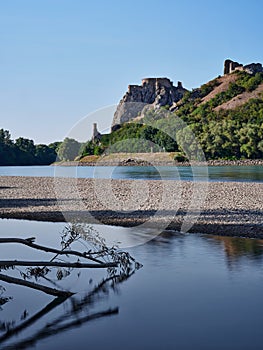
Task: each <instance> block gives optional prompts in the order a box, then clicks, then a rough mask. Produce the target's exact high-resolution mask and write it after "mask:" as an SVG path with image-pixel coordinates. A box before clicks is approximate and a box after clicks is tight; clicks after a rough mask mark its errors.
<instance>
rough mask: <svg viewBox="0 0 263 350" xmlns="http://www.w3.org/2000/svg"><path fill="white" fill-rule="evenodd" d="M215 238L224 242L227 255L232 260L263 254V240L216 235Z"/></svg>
mask: <svg viewBox="0 0 263 350" xmlns="http://www.w3.org/2000/svg"><path fill="white" fill-rule="evenodd" d="M213 239H214V240H216V241H219V242H222V243H223V244H224V248H225V252H226V256H227V257H228V258H229V260H230V261H231V260H236V259H238V258H241V257H243V256H247V257H250V258H252V259H255V258H260V257H262V256H263V240H257V239H249V238H238V237H234V238H233V237H226V236H214V237H213Z"/></svg>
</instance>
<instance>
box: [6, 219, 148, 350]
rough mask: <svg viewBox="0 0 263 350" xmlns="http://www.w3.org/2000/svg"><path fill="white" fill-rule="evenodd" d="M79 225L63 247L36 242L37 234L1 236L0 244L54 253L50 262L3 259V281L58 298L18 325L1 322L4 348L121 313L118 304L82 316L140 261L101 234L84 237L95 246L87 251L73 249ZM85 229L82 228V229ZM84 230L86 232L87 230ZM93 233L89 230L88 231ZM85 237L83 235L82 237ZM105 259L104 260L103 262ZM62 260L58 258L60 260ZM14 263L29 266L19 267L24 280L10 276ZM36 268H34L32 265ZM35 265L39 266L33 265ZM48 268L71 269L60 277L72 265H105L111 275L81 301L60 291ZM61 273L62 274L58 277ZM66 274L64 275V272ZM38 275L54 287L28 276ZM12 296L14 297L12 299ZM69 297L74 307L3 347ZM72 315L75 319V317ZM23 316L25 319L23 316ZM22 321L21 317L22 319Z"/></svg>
mask: <svg viewBox="0 0 263 350" xmlns="http://www.w3.org/2000/svg"><path fill="white" fill-rule="evenodd" d="M77 228H78V227H76V226H74V225H72V227H71V228H70V229H69V230H68V232H69V233H70V237H66V238H67V240H65V235H64V237H63V239H64V241H62V242H61V245H62V249H61V250H59V249H55V248H50V247H46V246H43V245H39V244H35V243H34V240H35V238H34V237H30V238H27V239H21V238H0V243H7V244H9V243H17V244H23V245H26V246H28V247H31V248H33V249H37V250H41V251H44V252H47V253H53V254H54V255H55V256H53V257H52V258H51V259H50V260H49V261H22V260H21V261H20V260H16V259H15V260H0V271H1V270H3V271H4V270H6V274H3V273H0V281H3V282H6V283H11V284H16V285H20V286H25V287H28V288H31V289H34V290H38V291H41V292H43V293H46V294H49V295H52V296H54V297H55V299H54V300H52V301H51V303H49V304H48V305H46V306H45V307H44V308H43V309H41V310H40V311H38V312H37V313H36V314H35V315H33V316H31V317H30V318H29V319H27V320H24V321H23V322H22V323H20V324H18V325H15V322H13V323H8V322H6V323H5V322H1V327H2V329H3V330H5V333H4V334H3V335H2V336H1V335H0V344H1V345H0V346H1V349H9V348H25V347H27V346H29V345H30V346H32V345H34V344H35V343H36V342H38V341H39V340H40V339H44V338H47V337H50V336H52V335H55V334H58V333H62V332H64V331H66V330H69V329H71V328H74V327H78V326H80V325H81V324H83V323H86V322H89V321H93V320H96V319H98V318H101V317H106V316H111V315H114V314H117V313H118V307H117V308H114V309H111V308H110V309H106V310H103V311H100V312H94V313H90V312H88V313H87V314H86V315H84V316H83V315H82V313H83V310H84V309H85V307H89V306H90V307H91V306H92V305H94V304H96V302H97V301H98V300H99V299H100V297H105V295H107V292H108V291H109V289H112V290H114V291H115V288H116V285H117V284H119V283H121V282H123V281H125V280H126V279H127V278H129V277H130V276H131V275H132V274H133V273H134V271H135V270H136V269H138V268H139V267H141V266H139V264H138V263H137V262H136V261H135V260H134V259H133V258H132V257H131V256H130V255H129V254H128V253H125V252H119V251H118V250H117V249H116V247H112V248H108V247H107V246H106V245H105V243H104V241H103V240H100V238H99V237H98V236H96V235H95V236H94V239H93V237H92V236H91V235H87V236H86V237H85V236H84V240H86V242H89V239H90V243H91V245H92V246H93V247H95V249H91V250H89V251H87V252H79V251H76V250H70V245H71V243H73V242H74V241H76V240H77V239H79V238H80V234H79V233H78V230H77ZM82 232H83V231H82ZM84 233H85V231H84ZM89 233H90V232H89ZM82 238H83V237H82ZM61 255H63V256H64V257H65V256H67V257H68V258H69V257H73V256H76V257H78V258H82V259H88V260H91V261H92V263H85V262H82V261H81V260H80V259H78V260H77V261H75V262H70V261H69V262H66V261H61V259H60V258H61ZM92 255H93V256H99V257H100V258H101V259H102V260H100V259H97V258H95V257H93V256H92ZM105 258H106V261H110V262H105V261H103V260H104V259H105ZM57 260H59V261H57ZM15 266H24V267H29V268H28V269H27V270H26V273H24V272H22V271H21V270H20V269H17V270H18V271H19V273H20V274H21V275H22V277H23V279H21V278H16V277H11V276H9V275H7V273H8V269H9V268H15ZM30 267H33V268H30ZM34 267H36V268H34ZM46 267H55V268H68V269H67V270H62V269H61V270H60V269H59V270H58V271H57V279H58V280H60V279H61V278H64V277H66V276H68V274H70V273H71V271H72V270H71V269H72V268H77V269H79V268H106V269H108V270H107V274H108V278H106V279H103V280H102V281H101V282H100V283H99V284H98V285H97V286H95V287H94V288H93V289H92V290H91V291H90V292H89V293H87V294H86V295H85V296H84V297H83V298H81V299H80V300H78V298H77V297H76V296H73V295H74V294H75V293H72V292H70V291H65V290H60V289H57V288H56V287H58V288H59V286H58V285H57V283H55V282H54V281H52V280H49V279H48V278H47V276H46V275H47V274H49V272H50V271H51V269H47V268H46ZM58 274H59V276H60V277H58ZM63 274H64V275H63ZM32 276H35V278H38V279H41V278H43V279H45V280H46V281H48V282H49V283H51V284H53V286H54V287H55V288H51V287H47V286H46V285H42V284H39V283H35V282H31V281H29V280H28V279H29V278H32ZM10 299H11V298H10ZM67 299H68V302H69V303H71V305H72V307H71V308H70V310H67V311H65V312H64V314H62V315H60V316H58V317H56V318H55V319H54V320H53V321H51V322H50V321H49V322H48V323H47V324H46V325H45V326H44V327H43V328H42V329H40V330H39V331H36V332H35V333H34V334H32V335H30V336H29V337H27V338H26V339H24V340H21V341H15V343H14V344H12V345H10V344H9V345H6V347H5V346H4V344H3V343H5V341H7V340H9V339H10V338H12V337H13V336H14V335H18V334H19V333H20V332H21V331H23V330H25V329H26V328H28V327H29V326H31V325H32V324H34V323H35V322H37V321H38V320H39V319H40V318H42V317H43V316H44V315H46V314H47V313H49V312H50V311H51V310H52V309H54V308H55V307H56V306H58V305H60V304H61V303H63V302H64V301H65V300H67ZM72 318H73V319H72ZM23 319H24V318H23ZM21 320H22V318H21Z"/></svg>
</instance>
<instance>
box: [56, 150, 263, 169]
mask: <svg viewBox="0 0 263 350" xmlns="http://www.w3.org/2000/svg"><path fill="white" fill-rule="evenodd" d="M164 155H165V156H164ZM51 165H53V166H176V167H180V166H263V159H239V160H223V159H217V160H207V161H202V162H201V161H191V162H189V161H185V162H178V161H174V160H172V158H171V157H170V156H169V154H167V153H158V154H157V155H155V154H154V153H153V154H151V153H135V154H131V153H129V154H123V153H122V154H120V156H117V155H110V156H102V157H97V159H95V160H94V156H91V158H89V157H85V158H84V159H81V160H78V161H60V162H55V163H53V164H51Z"/></svg>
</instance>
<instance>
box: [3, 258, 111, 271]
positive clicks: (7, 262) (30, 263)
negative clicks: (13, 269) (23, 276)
mask: <svg viewBox="0 0 263 350" xmlns="http://www.w3.org/2000/svg"><path fill="white" fill-rule="evenodd" d="M1 266H56V267H74V268H80V269H81V268H85V269H87V268H90V269H93V268H95V269H96V268H97V269H104V268H108V267H118V263H115V262H112V263H101V264H87V263H80V262H75V263H67V262H57V261H20V260H0V268H1Z"/></svg>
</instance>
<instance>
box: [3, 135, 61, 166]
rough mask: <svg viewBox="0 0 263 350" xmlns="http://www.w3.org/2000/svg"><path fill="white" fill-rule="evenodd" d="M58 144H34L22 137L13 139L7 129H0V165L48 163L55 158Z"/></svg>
mask: <svg viewBox="0 0 263 350" xmlns="http://www.w3.org/2000/svg"><path fill="white" fill-rule="evenodd" d="M59 144H60V142H54V143H52V144H50V145H48V146H47V145H44V144H39V145H35V144H34V141H33V140H30V139H26V138H23V137H19V138H18V139H16V140H15V141H14V140H12V139H11V134H10V132H9V131H8V130H4V129H0V165H49V164H51V163H53V162H54V161H55V160H56V158H57V148H58V146H59Z"/></svg>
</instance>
